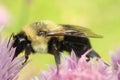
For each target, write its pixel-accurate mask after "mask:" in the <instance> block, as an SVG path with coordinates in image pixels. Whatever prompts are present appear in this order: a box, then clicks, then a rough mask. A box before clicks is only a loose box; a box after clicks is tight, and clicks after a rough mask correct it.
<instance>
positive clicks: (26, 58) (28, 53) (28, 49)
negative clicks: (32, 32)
mask: <svg viewBox="0 0 120 80" xmlns="http://www.w3.org/2000/svg"><path fill="white" fill-rule="evenodd" d="M30 52H31V46H30V45H29V44H28V45H27V47H26V49H25V61H24V62H23V63H22V64H23V65H24V64H25V63H26V62H27V60H28V58H29V55H30Z"/></svg>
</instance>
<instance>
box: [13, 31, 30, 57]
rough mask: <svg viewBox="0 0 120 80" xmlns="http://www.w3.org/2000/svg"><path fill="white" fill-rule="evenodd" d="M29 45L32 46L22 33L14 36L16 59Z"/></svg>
mask: <svg viewBox="0 0 120 80" xmlns="http://www.w3.org/2000/svg"><path fill="white" fill-rule="evenodd" d="M28 44H30V41H29V40H28V39H27V36H26V35H25V34H24V33H23V32H20V33H18V34H17V35H15V36H13V45H12V47H13V48H16V51H15V57H17V56H18V54H19V53H21V52H22V51H23V50H24V49H25V48H26V46H27V45H28Z"/></svg>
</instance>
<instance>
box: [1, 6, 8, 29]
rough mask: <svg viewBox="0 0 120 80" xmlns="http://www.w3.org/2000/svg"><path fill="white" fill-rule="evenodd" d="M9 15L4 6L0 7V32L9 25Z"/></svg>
mask: <svg viewBox="0 0 120 80" xmlns="http://www.w3.org/2000/svg"><path fill="white" fill-rule="evenodd" d="M9 21H10V14H9V12H8V10H7V9H6V8H5V7H4V6H0V31H1V30H2V29H3V28H4V27H5V26H6V25H7V24H8V23H9Z"/></svg>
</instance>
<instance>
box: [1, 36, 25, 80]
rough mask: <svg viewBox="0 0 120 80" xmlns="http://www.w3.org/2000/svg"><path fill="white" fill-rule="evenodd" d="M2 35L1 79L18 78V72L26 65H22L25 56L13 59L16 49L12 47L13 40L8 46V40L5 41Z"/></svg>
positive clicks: (11, 79)
mask: <svg viewBox="0 0 120 80" xmlns="http://www.w3.org/2000/svg"><path fill="white" fill-rule="evenodd" d="M1 40H2V39H1V37H0V80H13V79H14V80H17V78H18V77H17V74H18V73H19V71H20V70H21V69H22V68H23V67H24V66H25V65H22V62H23V61H24V57H20V58H15V59H14V60H12V58H13V55H14V52H15V49H13V48H12V49H10V47H11V42H10V44H9V46H7V43H8V40H7V39H5V40H4V41H3V42H2V41H1Z"/></svg>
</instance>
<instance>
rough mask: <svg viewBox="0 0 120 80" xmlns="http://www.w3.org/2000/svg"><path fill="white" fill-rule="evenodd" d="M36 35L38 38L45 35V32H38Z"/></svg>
mask: <svg viewBox="0 0 120 80" xmlns="http://www.w3.org/2000/svg"><path fill="white" fill-rule="evenodd" d="M38 35H39V36H42V35H46V32H45V31H40V32H38Z"/></svg>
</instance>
